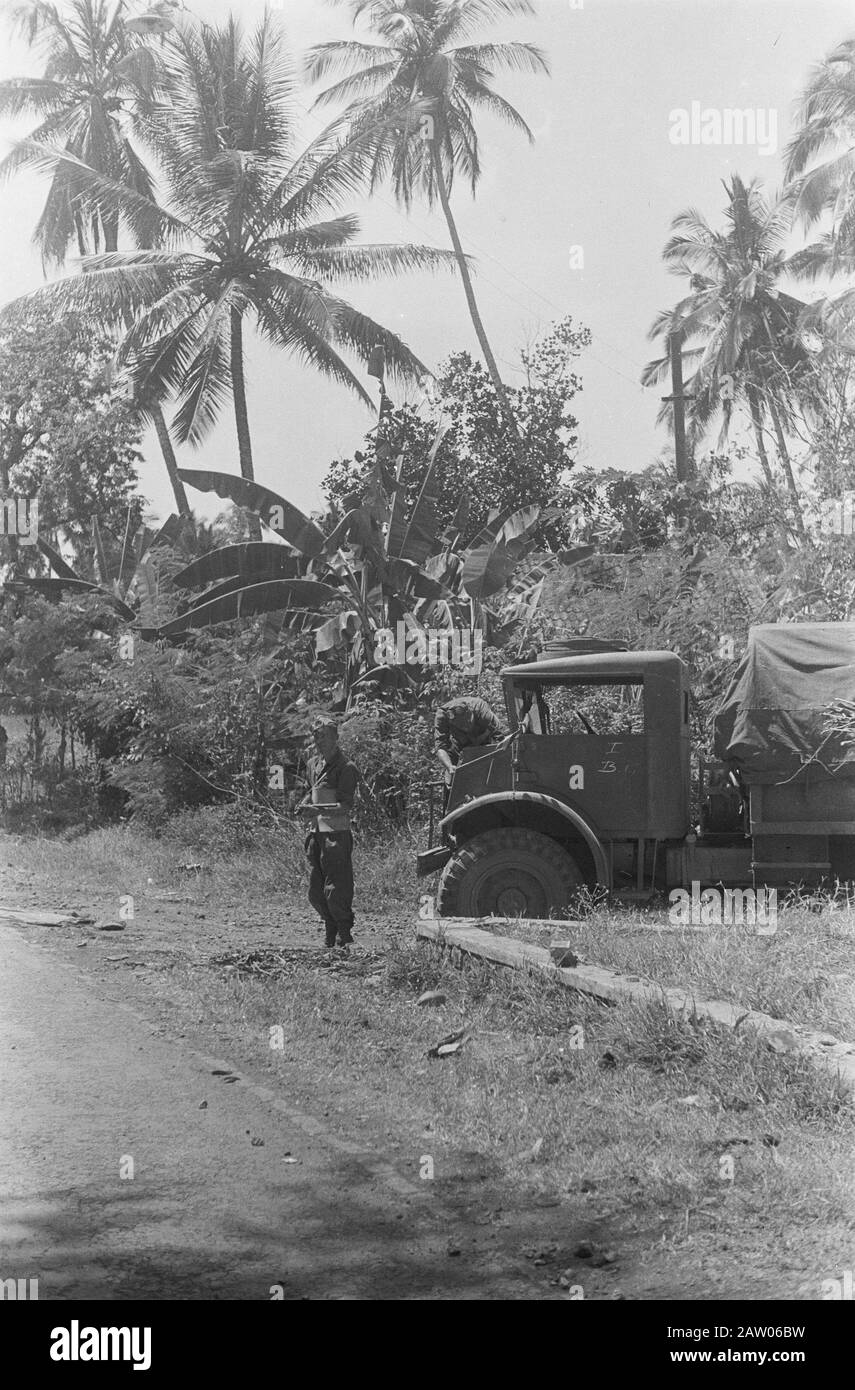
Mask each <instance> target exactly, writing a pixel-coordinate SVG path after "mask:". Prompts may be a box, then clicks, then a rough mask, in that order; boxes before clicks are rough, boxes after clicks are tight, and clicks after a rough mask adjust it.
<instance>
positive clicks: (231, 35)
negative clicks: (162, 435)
mask: <svg viewBox="0 0 855 1390" xmlns="http://www.w3.org/2000/svg"><path fill="white" fill-rule="evenodd" d="M165 53H166V57H165V63H166V70H167V81H168V84H169V93H170V99H169V102H168V104H165V105H157V106H156V107H155V108H154V109H153V110H152V112H151V113H150V114H149V115H148V117H147V119H146V121H145V123H144V126H143V127H142V135H143V138H144V139H145V142H146V143H147V145H148V147H149V148H150V149H151V151H152V153H153V155H154V156H155V157H156V159H157V162H158V164H159V166H160V167H161V168H162V170H163V173H164V179H165V184H166V193H167V203H168V205H169V207H170V209H172V210H171V211H166V210H165V209H161V208H159V207H157V206H156V204H155V203H154V201H153V200H152V199H151V198H150V197H148V196H146V195H144V194H142V193H137V192H132V191H131V190H129V189H127V188H126V187H124V186H122V185H121V184H119V183H117V182H116V181H115V180H113V179H109V178H107V177H105V176H103V175H101V174H100V173H98V172H97V171H95V170H93V169H90V168H88V167H87V166H85V165H84V164H83V163H82V162H79V161H75V160H73V159H72V158H71V156H69V155H62V156H59V155H58V154H57V152H56V151H54V152H52V153H49V154H46V155H44V158H45V159H47V160H48V162H49V163H51V162H53V161H55V160H56V159H57V158H61V159H62V160H63V161H64V162H65V163H70V164H71V165H72V166H73V167H74V169H75V170H76V171H77V173H78V175H79V177H80V178H81V179H82V180H83V182H84V183H85V185H86V187H87V189H88V190H89V193H90V195H91V196H95V197H97V200H98V204H99V206H100V207H101V209H102V215H103V216H106V215H108V210H110V209H113V210H115V212H116V213H119V212H124V210H125V209H128V208H132V209H135V210H137V211H138V212H139V213H140V215H143V214H145V215H146V216H147V217H148V218H149V219H151V222H152V225H153V229H154V234H156V236H157V238H158V239H163V240H170V241H173V242H175V241H178V242H185V243H186V244H187V249H180V250H139V251H135V252H123V253H122V252H114V253H112V254H104V255H101V256H93V257H89V258H87V259H86V261H85V262H84V269H85V271H86V274H84V275H83V276H78V277H75V278H73V279H67V280H62V281H60V282H58V283H57V284H54V285H50V286H48V287H46V288H45V289H43V290H39V291H36V292H35V294H34V295H31V296H29V297H28V298H27V299H26V300H24V301H17V302H16V304H15V305H14V306H13V307H12V310H11V312H12V313H18V314H20V313H26V312H27V308H28V305H30V304H34V303H36V304H38V303H41V304H48V305H51V306H61V307H74V308H76V309H79V310H81V311H82V312H85V313H88V314H91V315H94V316H97V317H98V318H99V319H101V320H103V321H108V322H110V323H112V324H113V325H114V326H115V327H116V328H117V329H119V330H121V329H122V327H123V325H124V323H125V321H126V319H127V318H128V317H129V316H133V317H134V319H135V322H134V323H133V326H132V327H131V328H130V330H129V331H128V333H127V334H126V336H125V339H124V344H123V357H124V358H125V360H127V361H128V362H129V363H130V371H131V378H132V380H133V382H134V385H135V388H136V390H137V391H138V393H139V396H140V398H141V399H142V400H143V401H146V402H149V401H152V400H158V399H162V398H165V397H166V396H168V395H169V394H170V393H171V392H173V391H175V392H177V393H178V397H179V401H180V405H179V408H178V411H177V413H176V415H175V419H174V429H175V430H176V434H177V437H178V439H179V440H181V441H182V442H183V441H189V442H190V443H192V444H199V443H201V442H202V441H203V440H204V438H205V437H206V435H207V433H208V431H209V430H210V428H211V426H212V425H213V423H214V421H215V420H216V418H217V416H218V414H219V410H220V408H221V405H222V403H223V400H224V398H225V397H226V396H227V395H228V394H229V393H231V395H232V398H233V402H234V411H235V422H236V426H237V436H238V446H239V454H240V467H241V474H242V476H243V477H244V478H248V479H251V478H252V477H253V457H252V446H251V440H250V432H249V419H248V415H247V405H246V389H245V379H244V325H245V321H246V320H247V318H253V319H254V320H255V322H256V324H257V326H258V329H259V331H260V332H261V333H262V335H263V336H264V337H266V338H267V339H268V340H269V341H270V342H272V343H274V344H275V345H276V346H278V347H281V348H283V349H285V350H286V351H289V352H291V353H293V354H294V355H296V356H297V357H298V358H300V359H302V360H303V361H304V362H306V363H308V364H310V365H311V366H313V367H315V368H316V369H317V370H318V371H320V372H322V373H323V374H324V375H326V376H328V377H330V378H331V379H333V380H335V381H339V382H341V383H342V384H343V385H345V386H347V387H348V388H349V389H351V390H353V391H354V392H355V393H356V394H357V395H358V396H359V397H360V398H361V399H363V400H364V401H365V402H366V404H369V405H371V404H372V402H371V398H370V397H369V396H368V394H367V392H366V390H365V388H364V387H363V385H362V383H361V382H360V380H359V379H358V377H357V376H356V375H355V374H354V372H353V371H352V370H351V368H350V367H349V366H348V365H347V363H346V361H345V360H344V358H343V357H342V356H341V354H340V349H344V350H345V351H350V352H353V353H354V354H355V355H356V356H357V357H359V358H362V359H363V360H367V359H368V357H369V356H370V354H371V352H372V350H373V349H374V348H375V347H376V346H377V345H378V344H382V346H383V349H384V352H385V357H386V361H387V363H388V365H389V367H390V370H391V371H392V372H393V374H397V375H399V376H400V377H401V379H403V380H413V379H416V378H418V379H421V377H422V376H423V375H424V373H425V370H426V369H425V367H424V366H423V364H422V363H421V362H419V360H418V359H417V358H416V357H415V356H414V355H413V353H412V352H411V351H410V350H409V349H408V348H407V347H406V346H405V345H404V344H403V342H402V341H401V340H400V339H399V338H398V337H397V336H396V335H395V334H393V333H391V332H390V331H389V330H388V329H384V328H382V327H381V326H380V325H379V324H377V323H375V322H374V320H372V319H371V318H369V317H368V316H367V315H365V314H363V313H361V312H360V311H359V310H357V309H355V308H354V307H353V306H352V305H350V304H349V303H347V301H346V300H344V299H342V298H341V297H340V296H338V295H337V294H335V293H333V291H332V290H330V289H328V288H326V287H325V285H324V284H323V283H321V282H322V281H327V282H335V281H337V280H340V279H357V280H358V279H373V278H374V277H376V276H378V275H382V274H398V273H400V272H401V271H405V270H413V269H420V268H425V267H427V268H435V267H437V266H442V265H447V264H449V262H450V263H451V264H452V265H453V258H452V257H451V256H450V253H444V252H441V251H436V250H433V249H431V248H428V247H420V246H396V245H388V246H385V245H380V246H360V245H354V244H352V243H353V242H354V239H355V237H356V234H357V231H358V222H357V220H356V218H355V217H353V216H352V215H344V216H334V217H326V214H327V213H329V212H330V211H331V210H332V209H333V208H334V206H335V205H336V204H337V203H339V202H340V200H341V197H342V196H343V194H345V193H347V192H350V191H351V189H352V187H353V182H354V178H355V175H354V171H353V168H352V165H351V163H350V162H348V164H344V163H342V161H341V160H340V158H339V156H338V151H337V148H336V144H335V142H334V141H331V140H327V141H321V142H320V143H315V144H314V145H313V146H311V147H310V148H309V149H308V150H306V151H304V152H303V153H302V154H297V153H296V148H295V145H296V129H295V113H294V101H293V85H294V84H293V77H292V74H291V69H290V65H289V63H288V62H287V60H286V58H285V56H284V53H283V51H282V44H281V39H280V37H279V35H278V34H277V32H276V31H275V29H274V28H273V25H272V21H271V19H270V16H269V15H267V16H265V18H264V19H263V21H262V23H261V24H260V25H259V27H258V29H257V30H256V33H255V35H254V37H253V38H252V39H251V40H245V39H244V37H243V35H242V32H241V29H240V27H239V25H238V24H237V23H236V22H235V20H234V19H231V20H229V21H228V22H227V23H226V25H225V26H224V27H222V28H221V29H213V28H211V27H210V26H208V25H202V26H187V27H182V28H180V29H179V30H178V31H177V32H176V34H175V36H174V37H171V38H170V40H169V41H168V43H167V44H166V46H165ZM319 217H322V218H323V219H324V220H317V219H318V218H319ZM191 247H192V248H194V249H190V248H191ZM8 312H10V311H9V310H7V313H8Z"/></svg>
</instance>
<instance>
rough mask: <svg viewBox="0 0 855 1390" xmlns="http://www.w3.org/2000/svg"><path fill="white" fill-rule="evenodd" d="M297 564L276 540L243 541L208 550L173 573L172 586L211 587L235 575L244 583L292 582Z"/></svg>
mask: <svg viewBox="0 0 855 1390" xmlns="http://www.w3.org/2000/svg"><path fill="white" fill-rule="evenodd" d="M299 574H300V562H299V560H298V558H297V556H296V555H294V553H293V551H291V550H288V549H286V548H285V546H284V545H278V544H277V543H276V541H243V542H242V543H240V544H238V545H224V546H221V547H220V549H219V550H209V551H208V553H207V555H200V556H199V558H198V559H197V560H193V562H192V563H191V564H189V565H187V566H185V568H184V569H183V570H180V571H179V573H178V574H176V576H175V579H174V581H173V582H174V583H175V584H176V585H177V587H178V588H179V589H194V588H196V586H197V585H199V584H211V583H213V582H214V581H215V580H217V579H228V578H230V577H231V576H233V575H234V576H239V577H240V578H241V579H243V581H244V582H245V583H248V582H249V581H250V579H253V578H256V577H259V578H263V579H283V578H284V579H296V578H298V577H299Z"/></svg>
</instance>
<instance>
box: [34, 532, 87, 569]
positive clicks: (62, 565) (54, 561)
mask: <svg viewBox="0 0 855 1390" xmlns="http://www.w3.org/2000/svg"><path fill="white" fill-rule="evenodd" d="M36 545H37V546H38V548H39V550H40V551H41V553H42V555H44V557H45V559H47V560H49V561H50V564H51V568H52V569H54V570H56V573H57V574H58V575H59V576H60V578H61V579H77V578H79V576H78V575H77V574H76V573H75V571H74V570H73V569H72V568H71V565H68V564H66V562H65V560H63V558H62V556H61V555H60V553H59V551H58V550H54V548H53V546H51V545H48V543H47V541H46V540H43V539H42V537H41V536H37V537H36Z"/></svg>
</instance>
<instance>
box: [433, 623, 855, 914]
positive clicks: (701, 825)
mask: <svg viewBox="0 0 855 1390" xmlns="http://www.w3.org/2000/svg"><path fill="white" fill-rule="evenodd" d="M591 645H592V644H585V643H576V644H574V643H572V642H571V643H567V644H564V645H563V647H561V646H559V647H558V648H557V649H556V647H555V646H554V645H553V649H552V650H551V651H547V652H544V653H542V654H541V655H540V656H539V657H538V658H537V659H535V660H531V661H526V662H522V663H520V664H517V665H514V666H508V667H506V668H505V669H504V670H503V671H502V672H501V679H502V685H503V689H504V697H505V705H506V711H507V718H508V723H509V730H510V732H509V735H508V737H507V738H506V739H504V740H503V741H502V742H501V743H499V744H497V745H495V746H493V747H489V748H472V749H464V750H463V753H462V754H461V757H460V761H459V763H458V765H457V767H456V768H455V771H454V774H453V778H452V782H451V786H450V788H449V789H448V794H447V800H446V804H445V806H444V808H443V812H442V816H441V819H440V820H439V822H438V830H439V842H438V843H437V844H432V845H431V846H430V848H429V849H428V850H427V851H426V852H424V853H422V854H420V855H419V856H418V872H419V873H420V874H422V875H424V874H430V873H434V872H437V871H440V872H441V877H440V880H439V886H438V890H437V900H436V910H437V913H438V915H440V916H464V917H480V916H490V915H496V916H524V917H547V916H549V915H551V914H554V913H556V912H561V911H563V910H564V909H565V908H566V907H567V904H568V902H570V900H571V899H572V898H573V896H574V894H575V893H576V892H577V890H578V889H580V888H581V887H582V886H583V885H588V886H589V887H591V888H594V887H595V886H596V885H602V886H603V887H604V888H605V889H607V890H608V891H609V892H610V893H611V894H614V895H616V896H618V897H628V898H637V899H644V898H649V897H652V896H653V895H654V894H656V893H659V892H665V891H668V890H671V889H674V888H684V889H687V890H691V889H692V887H693V885H695V884H697V885H699V886H700V887H701V888H704V887H716V886H721V887H733V888H746V887H753V888H755V889H759V888H760V887H761V886H763V885H765V886H766V887H770V886H776V887H777V886H781V885H797V884H811V885H816V884H820V883H826V884H830V883H832V882H834V881H835V880H852V879H855V748H853V747H851V746H849V745H848V744H846V743H845V741H844V740H843V738H842V737H841V736H840V735H829V734H828V731H827V717H828V711H829V709H830V708H831V707H832V706H833V705H835V703H836V702H837V701H839V700H844V701H845V700H853V699H855V624H853V623H810V624H808V623H804V624H777V625H765V626H758V627H755V628H752V629H751V631H750V633H749V638H748V644H747V649H746V652H745V655H744V657H743V658H742V661H741V662H740V664H739V666H738V669H737V670H736V673H735V676H734V678H733V681H732V683H731V685H730V688H729V689H728V691H727V694H726V695H725V697H724V700H723V702H722V704H721V706H720V708H719V710H718V713H717V715H716V717H715V728H714V735H715V737H714V757H712V758H710V759H700V758H697V757H693V751H692V747H691V737H690V713H691V699H692V695H691V690H690V685H689V673H688V668H687V667H686V665H685V663H684V662H683V661H682V660H681V659H680V657H678V656H676V655H675V654H674V653H673V652H668V651H627V650H625V649H621V648H620V647H618V646H617V645H616V644H615V645H614V646H610V645H609V644H606V643H597V644H594V645H595V647H596V649H594V650H592V649H591ZM693 774H694V775H693ZM431 838H432V839H433V835H432V837H431Z"/></svg>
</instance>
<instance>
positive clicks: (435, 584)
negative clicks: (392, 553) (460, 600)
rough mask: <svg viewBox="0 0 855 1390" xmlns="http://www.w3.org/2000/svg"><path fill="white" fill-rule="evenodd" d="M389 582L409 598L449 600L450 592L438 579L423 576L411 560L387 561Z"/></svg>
mask: <svg viewBox="0 0 855 1390" xmlns="http://www.w3.org/2000/svg"><path fill="white" fill-rule="evenodd" d="M388 577H389V581H390V582H391V584H392V585H394V587H395V589H397V590H398V592H399V593H401V594H406V595H408V596H409V597H411V598H427V599H438V598H451V591H450V590H449V589H447V588H446V586H445V585H444V584H442V583H441V582H440V581H439V580H438V579H434V578H433V577H432V576H431V575H429V574H425V572H424V570H423V569H420V568H419V566H418V565H416V564H414V563H413V561H412V560H402V559H400V557H399V558H398V559H395V560H390V561H389V576H388Z"/></svg>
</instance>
